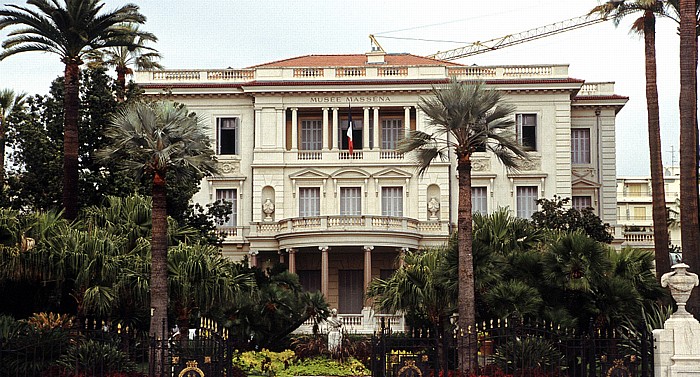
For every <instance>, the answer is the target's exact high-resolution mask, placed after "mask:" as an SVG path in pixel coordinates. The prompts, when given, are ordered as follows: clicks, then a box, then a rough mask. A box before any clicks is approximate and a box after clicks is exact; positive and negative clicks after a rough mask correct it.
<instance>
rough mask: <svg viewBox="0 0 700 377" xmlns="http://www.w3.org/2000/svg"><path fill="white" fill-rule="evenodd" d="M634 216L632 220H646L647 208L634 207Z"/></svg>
mask: <svg viewBox="0 0 700 377" xmlns="http://www.w3.org/2000/svg"><path fill="white" fill-rule="evenodd" d="M632 210H633V211H634V217H633V218H632V220H646V219H647V209H646V207H634V208H632Z"/></svg>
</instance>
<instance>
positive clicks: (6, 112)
mask: <svg viewBox="0 0 700 377" xmlns="http://www.w3.org/2000/svg"><path fill="white" fill-rule="evenodd" d="M25 96H26V94H25V93H15V92H14V91H13V90H12V89H3V90H0V192H2V191H3V187H4V185H5V133H6V132H7V118H9V117H10V114H12V113H13V112H16V111H18V110H19V109H20V108H21V107H22V105H23V104H24V97H25Z"/></svg>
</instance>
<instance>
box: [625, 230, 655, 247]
mask: <svg viewBox="0 0 700 377" xmlns="http://www.w3.org/2000/svg"><path fill="white" fill-rule="evenodd" d="M623 235H624V237H625V242H628V243H634V244H652V245H653V244H654V232H631V231H625V232H623Z"/></svg>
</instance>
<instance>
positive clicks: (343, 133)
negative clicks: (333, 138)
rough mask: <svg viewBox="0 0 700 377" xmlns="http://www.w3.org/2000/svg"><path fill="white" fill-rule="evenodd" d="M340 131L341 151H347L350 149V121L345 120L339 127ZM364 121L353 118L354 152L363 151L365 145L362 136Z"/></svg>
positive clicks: (339, 142) (339, 143)
mask: <svg viewBox="0 0 700 377" xmlns="http://www.w3.org/2000/svg"><path fill="white" fill-rule="evenodd" d="M338 127H340V129H339V130H338V131H339V132H338V138H339V139H340V140H338V145H339V146H340V149H342V150H347V149H348V121H347V119H346V120H343V121H341V122H340V124H339V125H338ZM363 127H364V126H363V124H362V119H356V118H352V148H353V150H360V149H362V145H363V139H362V138H363V135H362V128H363Z"/></svg>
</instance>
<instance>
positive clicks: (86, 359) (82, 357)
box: [58, 340, 136, 373]
mask: <svg viewBox="0 0 700 377" xmlns="http://www.w3.org/2000/svg"><path fill="white" fill-rule="evenodd" d="M58 365H60V366H62V367H64V368H66V369H67V370H72V371H76V372H87V373H90V372H101V373H106V372H132V371H134V370H135V369H136V364H135V363H134V362H132V361H131V360H129V356H128V355H127V354H125V353H124V352H122V351H120V350H119V349H118V348H117V347H116V346H115V345H114V344H111V343H106V342H99V341H94V340H85V341H82V342H79V343H77V344H74V345H72V346H71V347H70V348H69V349H68V352H66V354H65V355H63V356H61V358H60V359H59V360H58Z"/></svg>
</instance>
